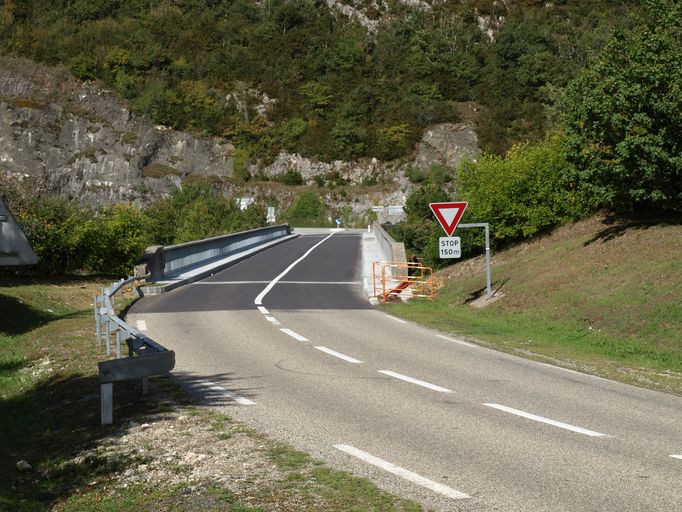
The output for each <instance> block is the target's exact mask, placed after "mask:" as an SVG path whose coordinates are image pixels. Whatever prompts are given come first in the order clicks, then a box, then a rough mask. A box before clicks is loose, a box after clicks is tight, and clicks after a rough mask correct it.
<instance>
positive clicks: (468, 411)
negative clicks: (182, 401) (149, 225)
mask: <svg viewBox="0 0 682 512" xmlns="http://www.w3.org/2000/svg"><path fill="white" fill-rule="evenodd" d="M361 243H362V235H357V234H344V232H337V233H334V234H333V235H328V234H323V235H309V236H301V237H299V238H297V239H294V240H291V241H289V242H286V243H283V244H281V245H278V246H276V247H273V248H271V249H269V250H267V251H264V252H262V253H260V254H258V255H256V256H253V257H251V258H249V259H247V260H244V261H242V262H241V263H239V264H237V265H234V266H232V267H230V268H228V269H226V270H224V271H222V272H219V273H217V274H215V275H213V276H212V277H210V278H208V279H205V280H204V281H201V282H198V283H195V284H192V285H189V286H186V287H183V288H179V289H176V290H174V291H172V292H169V293H167V294H164V295H161V296H156V297H149V298H145V299H143V300H142V301H140V302H138V303H137V304H135V306H134V307H133V308H132V310H131V312H130V314H129V316H128V321H129V322H130V323H132V324H133V325H135V324H136V322H138V321H143V324H140V325H145V326H146V329H147V334H148V335H149V336H150V337H151V338H153V339H155V340H158V341H159V342H160V343H162V344H163V345H164V346H166V347H167V348H169V349H172V350H175V351H176V358H177V365H176V369H175V370H174V374H175V375H177V376H178V377H179V378H180V379H182V380H183V381H184V382H185V383H186V384H187V385H188V386H191V387H192V388H193V389H195V390H196V391H198V392H200V393H202V394H203V395H204V396H205V397H206V398H207V399H208V400H209V401H211V402H212V403H215V404H216V405H219V406H221V407H227V408H229V414H230V415H232V416H233V417H235V418H237V419H239V420H242V421H244V422H246V423H247V424H249V425H251V426H253V427H254V428H256V429H258V430H260V431H263V432H266V433H268V434H270V435H272V436H274V437H275V438H277V439H279V440H282V441H285V442H288V443H290V444H292V445H293V446H294V447H296V448H298V449H302V450H305V451H307V452H309V453H311V454H312V455H313V456H315V457H318V458H321V459H323V460H325V461H327V462H329V463H330V464H332V465H334V466H336V467H339V468H341V469H348V470H352V471H353V472H354V473H356V474H358V475H361V476H367V477H369V478H371V479H372V480H374V481H375V482H376V483H377V484H378V485H379V486H381V487H382V488H385V489H387V490H389V491H391V492H394V493H397V494H399V495H401V496H404V497H407V498H412V499H415V500H418V501H420V502H421V503H423V504H424V505H425V506H426V507H428V508H433V509H437V510H462V511H488V510H499V511H523V512H530V511H564V510H566V511H572V512H575V511H619V512H624V511H633V512H634V511H637V512H641V511H673V510H682V398H679V397H675V396H670V395H666V394H663V393H657V392H653V391H648V390H644V389H639V388H635V387H632V386H628V385H623V384H619V383H615V382H611V381H607V380H604V379H601V378H598V377H592V376H588V375H583V374H579V373H576V372H571V371H570V370H565V369H561V368H556V367H552V366H549V365H544V364H541V363H536V362H533V361H528V360H524V359H521V358H517V357H514V356H511V355H508V354H503V353H499V352H496V351H493V350H489V349H486V348H482V347H479V346H476V345H472V344H469V343H466V342H463V341H461V340H458V339H457V338H455V337H451V336H446V335H443V334H441V333H438V332H436V331H432V330H429V329H426V328H423V327H420V326H417V325H415V324H412V323H408V322H405V321H403V320H400V319H397V318H394V317H391V316H390V315H386V314H385V313H383V312H381V311H379V310H377V309H375V308H373V307H372V306H370V305H369V303H368V301H367V299H366V297H364V296H363V294H362V283H361V281H362V270H361V263H360V260H361V250H362V248H361Z"/></svg>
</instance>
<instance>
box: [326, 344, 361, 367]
mask: <svg viewBox="0 0 682 512" xmlns="http://www.w3.org/2000/svg"><path fill="white" fill-rule="evenodd" d="M315 348H316V349H317V350H321V351H322V352H325V353H327V354H329V355H330V356H334V357H338V358H339V359H343V360H344V361H348V362H349V363H353V364H362V361H360V360H359V359H355V358H354V357H350V356H347V355H344V354H341V353H340V352H336V351H335V350H332V349H330V348H327V347H315Z"/></svg>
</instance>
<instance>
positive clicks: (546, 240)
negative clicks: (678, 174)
mask: <svg viewBox="0 0 682 512" xmlns="http://www.w3.org/2000/svg"><path fill="white" fill-rule="evenodd" d="M680 247H682V226H681V225H679V224H677V225H673V224H665V223H656V222H633V221H627V220H623V219H616V218H612V217H605V216H597V217H592V218H590V219H587V220H583V221H580V222H577V223H573V224H569V225H566V226H564V227H562V228H559V229H557V230H556V231H554V232H553V233H551V234H549V235H546V236H543V237H541V238H539V239H537V240H535V241H533V242H525V243H522V244H518V245H515V246H513V247H510V248H508V249H506V250H503V251H500V252H497V253H495V254H494V255H493V258H492V277H493V291H494V294H493V297H492V299H493V300H491V301H487V305H486V306H485V307H482V308H478V307H475V306H474V304H477V305H480V302H481V301H480V300H478V301H477V300H476V299H480V298H482V297H484V296H485V263H484V260H483V258H477V259H474V260H469V261H468V262H464V263H461V264H459V265H454V266H452V267H448V268H447V269H444V270H442V271H440V272H439V273H437V279H438V281H439V283H440V284H441V285H442V287H441V288H440V290H439V292H438V294H437V298H436V300H435V301H434V302H428V301H425V302H418V301H415V300H412V301H410V302H409V303H405V304H395V305H390V306H387V307H388V308H389V309H390V311H391V313H392V314H397V315H400V316H403V317H405V318H409V319H412V320H415V321H418V322H421V323H424V324H426V325H430V326H433V327H435V328H437V329H439V330H441V331H444V332H450V333H453V334H455V335H457V336H469V337H472V338H474V339H476V340H478V341H479V342H482V343H484V344H486V345H489V346H492V347H495V348H498V349H502V350H506V351H509V352H513V353H517V354H520V355H523V356H526V357H532V358H535V359H540V360H545V361H550V362H553V363H558V364H560V365H562V366H565V367H568V368H574V369H578V370H580V371H585V372H588V373H594V374H598V375H602V376H605V377H609V378H614V379H616V380H621V381H625V382H631V383H634V384H637V385H643V386H648V387H654V388H657V389H662V390H665V391H668V392H673V393H676V394H680V395H682V336H681V335H680V333H681V332H682V259H681V258H680ZM485 303H486V302H484V304H485Z"/></svg>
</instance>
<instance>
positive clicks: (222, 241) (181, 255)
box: [163, 224, 291, 276]
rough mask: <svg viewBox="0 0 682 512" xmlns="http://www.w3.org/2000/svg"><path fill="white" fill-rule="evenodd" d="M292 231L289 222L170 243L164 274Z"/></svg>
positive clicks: (164, 256)
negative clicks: (191, 240)
mask: <svg viewBox="0 0 682 512" xmlns="http://www.w3.org/2000/svg"><path fill="white" fill-rule="evenodd" d="M290 233H291V227H289V225H288V224H279V225H277V226H268V227H264V228H258V229H251V230H249V231H242V232H239V233H232V234H229V235H222V236H216V237H213V238H206V239H204V240H197V241H194V242H187V243H184V244H178V245H169V246H166V247H164V248H163V274H164V276H167V275H169V274H170V275H172V274H177V273H179V272H180V271H182V270H183V269H186V268H188V267H192V266H194V265H197V264H199V263H206V262H210V261H211V260H217V259H220V258H224V257H226V256H230V255H232V254H235V253H238V252H241V251H246V250H248V249H251V248H253V247H256V246H258V245H262V244H263V243H265V242H268V241H270V240H274V239H276V238H281V237H283V236H286V235H289V234H290Z"/></svg>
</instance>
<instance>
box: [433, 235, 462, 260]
mask: <svg viewBox="0 0 682 512" xmlns="http://www.w3.org/2000/svg"><path fill="white" fill-rule="evenodd" d="M438 253H439V255H440V257H441V258H461V257H462V244H461V242H460V238H459V237H458V236H441V237H440V238H439V239H438Z"/></svg>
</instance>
